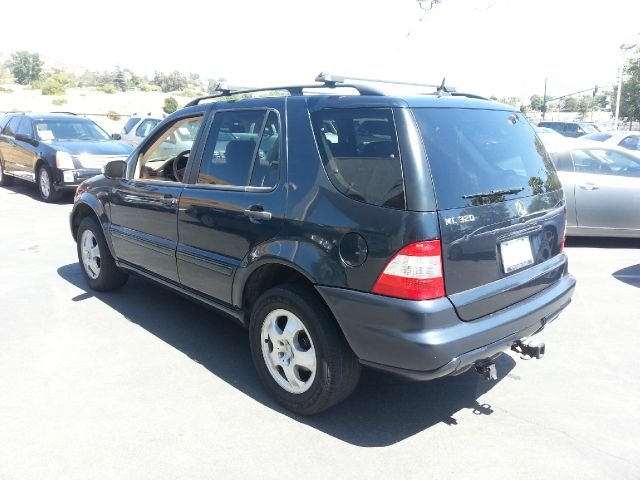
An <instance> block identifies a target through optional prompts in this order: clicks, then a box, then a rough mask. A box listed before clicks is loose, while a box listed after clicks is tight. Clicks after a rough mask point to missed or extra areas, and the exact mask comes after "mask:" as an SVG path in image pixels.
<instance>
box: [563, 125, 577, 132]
mask: <svg viewBox="0 0 640 480" xmlns="http://www.w3.org/2000/svg"><path fill="white" fill-rule="evenodd" d="M564 131H565V132H568V133H578V131H579V128H578V125H576V124H575V123H565V124H564Z"/></svg>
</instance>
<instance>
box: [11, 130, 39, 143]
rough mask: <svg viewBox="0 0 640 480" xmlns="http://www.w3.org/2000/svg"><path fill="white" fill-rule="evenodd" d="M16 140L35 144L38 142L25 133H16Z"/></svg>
mask: <svg viewBox="0 0 640 480" xmlns="http://www.w3.org/2000/svg"><path fill="white" fill-rule="evenodd" d="M16 140H18V141H19V142H27V143H30V144H31V145H37V144H38V142H37V141H36V140H34V139H33V138H31V137H30V136H28V135H25V134H23V133H18V134H16Z"/></svg>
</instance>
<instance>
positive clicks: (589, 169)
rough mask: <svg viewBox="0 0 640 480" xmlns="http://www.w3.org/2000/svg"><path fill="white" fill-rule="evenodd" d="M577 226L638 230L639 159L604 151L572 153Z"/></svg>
mask: <svg viewBox="0 0 640 480" xmlns="http://www.w3.org/2000/svg"><path fill="white" fill-rule="evenodd" d="M572 157H573V161H574V166H575V200H576V211H577V217H578V225H579V226H580V227H585V228H604V229H640V212H639V210H638V205H640V159H638V158H636V157H634V156H633V155H630V154H627V153H624V152H621V151H617V150H608V149H595V148H594V149H582V150H574V151H573V152H572Z"/></svg>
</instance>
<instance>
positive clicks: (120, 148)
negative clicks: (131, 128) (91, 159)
mask: <svg viewBox="0 0 640 480" xmlns="http://www.w3.org/2000/svg"><path fill="white" fill-rule="evenodd" d="M50 145H51V146H52V147H53V148H55V149H56V150H61V151H64V152H67V153H69V154H71V155H81V154H88V155H129V154H130V153H131V152H132V151H133V147H132V146H131V145H127V144H126V143H122V142H120V141H117V140H105V141H97V142H96V141H82V140H73V141H58V142H52V143H50Z"/></svg>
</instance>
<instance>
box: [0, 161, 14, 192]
mask: <svg viewBox="0 0 640 480" xmlns="http://www.w3.org/2000/svg"><path fill="white" fill-rule="evenodd" d="M9 185H13V177H12V176H11V175H6V174H5V173H4V163H3V162H2V160H0V186H2V187H8V186H9Z"/></svg>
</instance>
